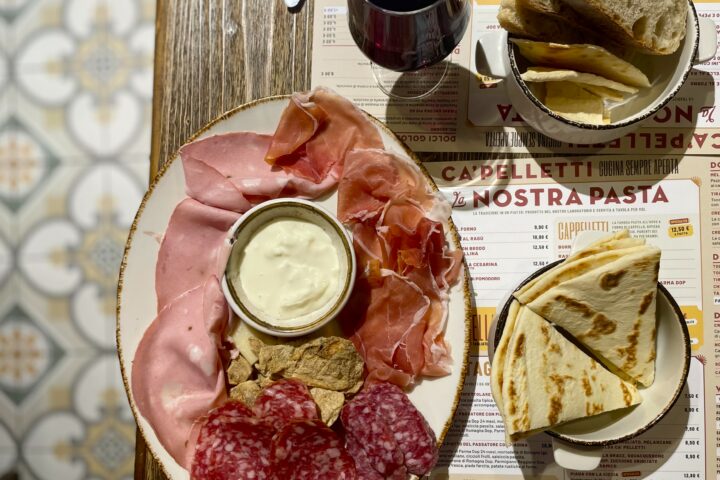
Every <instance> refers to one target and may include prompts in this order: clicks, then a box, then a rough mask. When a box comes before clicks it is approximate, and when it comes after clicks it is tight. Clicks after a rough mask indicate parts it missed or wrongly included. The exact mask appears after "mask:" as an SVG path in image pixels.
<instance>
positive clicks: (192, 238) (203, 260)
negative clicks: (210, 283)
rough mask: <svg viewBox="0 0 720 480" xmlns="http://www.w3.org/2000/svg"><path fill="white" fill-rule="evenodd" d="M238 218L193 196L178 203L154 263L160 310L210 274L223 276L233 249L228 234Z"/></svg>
mask: <svg viewBox="0 0 720 480" xmlns="http://www.w3.org/2000/svg"><path fill="white" fill-rule="evenodd" d="M238 218H239V215H238V214H237V213H235V212H229V211H227V210H222V209H219V208H215V207H209V206H207V205H203V204H202V203H200V202H198V201H197V200H193V199H191V198H187V199H185V200H183V201H182V202H180V203H179V204H178V205H177V207H175V211H174V212H173V214H172V216H171V217H170V222H169V223H168V227H167V230H166V231H165V235H164V236H163V240H162V243H161V244H160V251H159V252H158V258H157V264H156V266H155V292H156V293H157V302H158V311H160V310H162V309H163V308H164V307H165V306H166V305H168V304H169V303H170V302H172V301H173V300H175V299H176V298H177V297H178V296H180V295H182V294H183V293H185V292H187V291H188V290H192V289H194V288H196V287H198V286H200V285H202V284H203V283H205V281H206V280H207V279H208V278H209V277H211V276H216V277H218V278H221V277H222V275H223V270H224V269H225V262H226V261H227V256H228V255H229V253H230V246H229V244H226V242H225V237H226V236H227V232H228V230H229V229H230V227H231V226H232V225H233V223H235V221H236V220H237V219H238Z"/></svg>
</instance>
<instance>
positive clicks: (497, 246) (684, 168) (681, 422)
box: [425, 155, 720, 480]
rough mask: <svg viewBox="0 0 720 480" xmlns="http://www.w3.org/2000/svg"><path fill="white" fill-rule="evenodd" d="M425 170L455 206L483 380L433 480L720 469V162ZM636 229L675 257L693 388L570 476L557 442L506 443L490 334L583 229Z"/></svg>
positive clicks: (466, 401) (571, 161) (665, 259)
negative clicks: (507, 305) (596, 462)
mask: <svg viewBox="0 0 720 480" xmlns="http://www.w3.org/2000/svg"><path fill="white" fill-rule="evenodd" d="M425 165H426V167H427V169H428V170H429V172H430V174H431V175H432V176H433V178H434V179H435V180H436V182H437V183H438V185H439V186H440V189H441V191H442V192H443V194H444V195H445V196H446V198H447V199H448V201H450V202H451V204H452V205H453V221H454V222H455V224H456V226H457V228H458V230H459V233H460V236H461V242H462V245H463V249H464V251H465V254H466V261H467V263H468V267H469V270H470V275H471V277H472V282H473V290H474V292H475V298H474V306H475V308H476V315H477V316H476V318H475V322H474V325H473V340H474V342H475V346H476V349H475V354H474V355H472V356H471V358H470V369H469V370H470V372H471V373H470V374H469V375H468V377H467V378H466V383H465V390H464V391H463V395H462V397H461V401H460V406H459V409H458V413H457V414H456V418H455V424H454V426H453V429H452V430H451V432H450V433H449V434H448V437H447V440H446V442H445V445H444V447H443V450H442V455H441V459H442V462H441V466H440V467H439V468H438V470H437V471H436V472H434V474H433V477H432V478H438V479H440V478H450V479H491V478H492V479H504V478H547V479H562V480H582V479H598V478H600V479H614V478H651V479H661V480H675V479H686V478H690V479H704V478H710V477H711V476H712V475H713V472H714V471H715V470H716V469H718V470H720V464H718V463H717V452H716V446H717V445H718V438H717V435H718V434H717V425H718V423H717V422H718V421H720V417H718V409H717V404H718V402H720V400H719V399H720V390H718V387H719V386H720V382H719V381H718V379H719V378H720V377H719V376H718V374H720V320H719V319H720V308H718V306H717V300H716V299H717V298H718V297H720V160H718V159H717V158H715V157H691V156H685V157H682V156H671V155H668V156H657V157H655V156H628V155H623V156H593V157H573V158H537V159H503V160H475V161H456V162H431V163H426V164H425ZM624 228H627V229H628V230H630V231H631V232H632V234H633V235H635V236H639V237H643V238H646V239H647V241H648V242H650V243H652V244H654V245H657V246H659V247H661V248H662V250H663V256H662V259H661V264H660V273H659V277H660V281H661V282H662V283H663V284H664V285H665V286H666V287H667V289H668V290H669V291H670V293H671V294H672V295H673V296H674V298H675V299H676V300H677V301H678V303H679V305H680V307H681V310H682V311H683V313H684V315H685V317H686V323H687V325H688V330H689V332H690V336H691V342H692V355H693V358H692V359H691V366H690V374H689V378H688V382H687V387H686V389H685V390H684V391H683V392H682V393H681V396H680V398H679V399H678V401H677V403H676V404H675V406H674V407H673V409H672V411H671V412H670V413H669V414H668V415H667V416H666V417H665V418H664V419H663V420H662V421H661V422H660V423H659V424H658V425H657V426H655V427H653V428H652V429H651V430H649V431H648V432H646V433H644V434H643V435H641V436H640V437H637V438H636V439H633V440H630V441H628V442H624V443H621V444H619V445H616V446H613V447H609V448H607V449H606V450H605V453H604V456H603V462H602V463H601V465H600V467H599V469H597V470H594V471H592V472H575V471H565V470H564V469H561V468H559V467H558V466H557V465H556V464H555V463H554V461H553V457H552V449H551V447H550V438H549V437H548V436H546V435H539V436H536V437H532V438H531V439H530V440H529V441H528V442H521V443H520V444H518V445H515V446H514V447H512V448H510V447H507V446H505V444H504V434H503V426H502V420H501V418H500V416H499V412H498V410H497V408H496V407H495V404H494V402H493V400H492V397H491V395H490V387H489V378H490V370H491V369H490V363H489V360H488V357H487V344H488V341H489V340H490V339H489V338H488V328H489V326H490V322H491V320H492V318H493V316H494V314H495V312H496V310H497V309H498V308H499V306H500V304H501V303H502V302H503V301H504V299H506V298H507V296H508V295H509V293H510V292H511V291H512V290H513V289H514V288H515V287H516V286H517V285H518V283H519V282H521V281H522V280H523V279H524V278H526V277H527V276H528V275H529V274H530V273H531V272H533V271H535V270H537V269H538V268H540V267H541V266H543V265H545V264H547V263H549V262H552V261H554V260H556V259H559V258H563V257H566V256H567V255H568V254H569V252H570V248H571V245H572V241H573V239H574V237H575V235H576V234H577V233H578V232H580V231H584V230H600V231H608V232H610V231H616V230H619V229H624ZM716 418H717V420H716Z"/></svg>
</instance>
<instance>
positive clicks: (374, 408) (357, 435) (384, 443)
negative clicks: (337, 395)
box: [340, 392, 404, 478]
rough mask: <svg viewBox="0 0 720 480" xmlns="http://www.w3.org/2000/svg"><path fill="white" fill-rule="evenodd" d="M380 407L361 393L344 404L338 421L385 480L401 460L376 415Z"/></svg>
mask: <svg viewBox="0 0 720 480" xmlns="http://www.w3.org/2000/svg"><path fill="white" fill-rule="evenodd" d="M381 403H382V401H381V400H378V399H377V398H375V396H373V395H369V394H367V393H366V392H363V393H361V394H359V395H357V396H356V397H355V398H354V399H353V400H352V401H351V402H348V403H347V404H345V406H344V407H343V410H342V412H341V414H340V419H341V420H342V424H343V426H344V427H345V432H346V434H347V435H348V436H350V437H353V440H354V441H355V442H357V444H358V445H361V446H362V449H363V450H364V451H365V455H366V456H367V459H368V461H369V463H370V464H371V465H372V466H373V468H374V469H375V470H376V471H377V472H378V473H379V474H380V475H382V477H383V478H385V477H388V476H390V475H391V474H392V473H393V472H394V471H395V470H397V469H398V468H400V467H401V466H402V465H403V463H404V457H403V453H402V451H400V448H399V446H398V444H397V441H396V440H395V436H394V435H393V432H392V430H391V429H390V425H389V424H388V423H387V422H386V421H385V420H384V419H382V418H381V417H380V416H379V415H378V409H379V408H380V404H381Z"/></svg>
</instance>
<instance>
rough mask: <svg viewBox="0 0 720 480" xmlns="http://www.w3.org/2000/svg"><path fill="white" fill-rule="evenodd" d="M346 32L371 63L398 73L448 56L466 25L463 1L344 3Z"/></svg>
mask: <svg viewBox="0 0 720 480" xmlns="http://www.w3.org/2000/svg"><path fill="white" fill-rule="evenodd" d="M348 21H349V26H350V33H351V34H352V37H353V39H354V40H355V43H356V44H357V45H358V47H360V50H362V52H363V53H364V54H365V55H366V56H367V57H368V58H369V59H370V60H372V61H373V62H374V63H376V64H378V65H380V66H382V67H385V68H389V69H391V70H396V71H399V72H405V71H412V70H419V69H421V68H423V67H428V66H430V65H433V64H435V63H437V62H439V61H441V60H442V59H444V58H445V57H447V56H448V55H449V54H450V53H451V52H452V51H453V49H454V48H455V47H456V46H457V44H458V43H459V42H460V39H461V38H462V36H463V34H464V33H465V29H466V28H467V25H468V22H469V21H470V3H469V2H468V1H467V0H348Z"/></svg>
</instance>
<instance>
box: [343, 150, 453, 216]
mask: <svg viewBox="0 0 720 480" xmlns="http://www.w3.org/2000/svg"><path fill="white" fill-rule="evenodd" d="M400 198H405V199H410V200H412V201H413V202H415V203H416V204H418V205H420V206H421V207H423V208H424V209H425V210H427V211H430V210H432V209H433V205H434V204H435V203H436V202H440V201H443V202H444V200H441V199H439V198H438V196H437V195H435V194H434V193H433V192H431V191H429V190H428V188H427V181H426V180H425V178H423V176H422V173H421V172H420V170H419V169H418V167H417V166H416V165H414V164H411V163H409V162H408V161H407V160H404V159H402V158H400V157H398V156H397V155H395V154H394V153H392V152H388V151H387V150H379V149H361V150H353V151H351V152H349V153H348V154H347V156H346V157H345V167H344V170H343V176H342V178H341V179H340V183H339V184H338V218H339V219H340V220H341V221H342V222H346V223H352V222H368V221H372V220H374V219H376V218H377V217H378V216H379V215H380V213H381V212H382V210H383V208H384V207H385V205H386V204H387V203H388V202H389V201H391V200H396V199H400Z"/></svg>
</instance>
